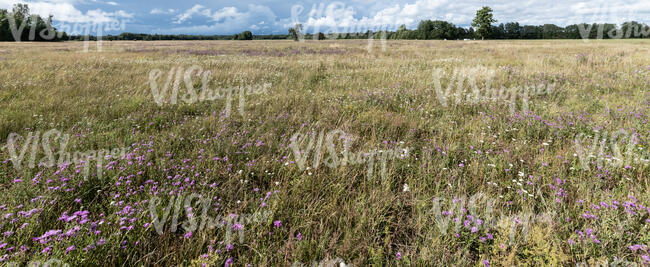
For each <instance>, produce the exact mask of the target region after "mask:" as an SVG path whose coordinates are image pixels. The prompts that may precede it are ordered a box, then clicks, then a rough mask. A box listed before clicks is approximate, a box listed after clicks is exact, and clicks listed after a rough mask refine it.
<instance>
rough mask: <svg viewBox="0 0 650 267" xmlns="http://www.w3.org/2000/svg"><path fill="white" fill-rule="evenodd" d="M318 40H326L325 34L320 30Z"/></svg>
mask: <svg viewBox="0 0 650 267" xmlns="http://www.w3.org/2000/svg"><path fill="white" fill-rule="evenodd" d="M318 40H325V34H323V33H322V32H319V33H318Z"/></svg>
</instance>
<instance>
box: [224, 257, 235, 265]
mask: <svg viewBox="0 0 650 267" xmlns="http://www.w3.org/2000/svg"><path fill="white" fill-rule="evenodd" d="M233 262H234V260H233V259H232V258H228V259H227V260H226V263H225V264H224V265H223V266H224V267H228V266H230V265H232V263H233Z"/></svg>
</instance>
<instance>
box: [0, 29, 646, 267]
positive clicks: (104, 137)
mask: <svg viewBox="0 0 650 267" xmlns="http://www.w3.org/2000/svg"><path fill="white" fill-rule="evenodd" d="M83 46H84V43H82V42H65V43H0V103H1V104H0V141H1V143H2V146H3V148H2V150H1V151H0V159H1V160H2V163H1V164H0V183H1V190H2V191H1V194H0V216H1V217H0V232H2V233H3V235H2V236H0V257H1V259H2V261H3V262H22V263H26V262H28V261H41V262H43V261H46V260H48V259H58V260H60V261H62V262H65V263H68V264H70V265H72V266H82V265H83V266H116V265H119V266H134V265H145V266H151V265H156V266H168V265H179V264H182V265H192V266H195V265H196V266H200V265H201V264H204V263H205V264H206V265H209V266H223V265H224V264H226V265H230V264H233V265H234V266H245V265H247V264H251V265H253V266H288V265H292V264H294V263H303V264H305V265H306V266H310V265H311V263H312V262H313V261H316V262H327V261H328V260H329V261H330V262H331V260H334V259H337V258H339V259H341V260H343V261H345V263H348V264H349V263H352V264H354V265H355V266H366V265H378V266H381V265H391V266H394V265H407V266H408V265H417V266H425V265H426V266H434V265H435V266H440V265H448V264H451V263H453V264H454V265H458V266H468V265H470V266H471V265H473V266H478V265H481V266H483V265H485V264H488V263H489V264H490V265H492V266H512V265H517V266H540V265H544V266H556V265H565V266H567V265H573V266H575V265H576V264H580V263H586V264H588V265H590V266H591V265H594V264H597V263H604V262H608V263H612V262H615V261H617V260H620V261H622V262H626V263H628V264H632V263H636V264H639V265H640V266H642V265H648V264H650V255H649V254H650V248H648V246H650V231H649V229H650V218H649V213H650V194H649V192H650V191H649V190H650V179H649V177H650V169H649V168H648V166H647V165H648V161H647V160H648V159H649V158H650V154H648V153H647V149H648V141H649V140H650V139H649V136H650V126H648V120H649V119H650V117H649V114H650V113H649V112H650V111H649V110H648V109H649V108H650V91H649V90H648V89H649V88H650V40H609V41H608V40H599V41H589V42H583V41H582V40H573V41H567V40H563V41H550V40H539V41H466V42H463V41H388V42H387V44H386V47H385V51H382V46H381V43H380V42H375V43H373V48H372V50H371V51H368V49H367V48H368V41H366V40H347V41H319V42H316V41H307V42H304V43H303V42H293V41H248V42H236V41H188V42H180V41H170V42H163V41H161V42H104V43H103V46H102V51H101V52H96V51H95V50H96V44H95V43H90V46H89V50H90V51H89V52H87V53H84V52H83ZM193 66H194V67H193ZM208 70H209V71H210V72H211V75H207V74H206V71H208ZM199 73H200V74H199ZM174 77H176V78H178V79H177V80H176V79H174ZM459 77H463V79H459ZM167 78H170V79H169V83H168V85H167V89H168V91H169V92H171V91H174V88H176V89H178V95H177V98H174V97H173V96H170V94H169V92H167V94H161V95H158V97H157V93H160V92H162V91H164V89H165V87H166V86H165V83H166V82H167ZM186 81H187V82H186ZM265 84H266V85H265ZM188 85H191V86H193V87H194V88H195V90H194V91H191V90H187V87H188ZM437 85H440V87H439V88H438V87H437ZM240 86H243V87H247V86H250V88H248V89H247V90H246V91H245V92H244V91H242V90H225V89H224V90H221V94H220V95H219V96H218V97H212V98H210V97H209V94H210V93H211V92H212V93H215V92H217V91H216V90H215V88H241V87H240ZM531 86H532V87H531ZM204 88H205V89H204ZM488 88H491V89H488ZM508 88H519V89H521V88H537V89H533V90H532V91H531V90H528V91H526V94H525V95H524V94H522V92H523V91H525V90H524V89H522V90H520V91H509V90H510V89H508ZM540 88H542V89H543V90H538V89H540ZM206 89H207V90H206ZM439 89H442V91H441V90H439ZM445 90H449V91H445ZM206 92H207V93H206ZM441 92H442V94H441ZM508 92H510V94H508ZM513 92H519V93H513ZM193 93H194V94H193ZM228 94H232V95H231V96H228ZM503 96H505V97H503ZM172 99H174V100H175V102H176V103H175V104H173V103H171V102H172ZM52 129H55V130H56V131H58V132H54V131H51V130H52ZM37 132H38V134H37ZM46 133H49V134H46ZM57 133H60V135H58V134H57ZM30 134H31V136H34V138H29V136H30ZM65 134H68V137H69V138H67V139H68V142H67V143H66V144H64V142H63V141H62V140H64V139H66V138H63V136H65ZM18 136H21V137H22V138H17V137H18ZM55 136H60V137H61V138H54V137H55ZM38 141H40V143H39V142H38ZM48 141H49V143H48ZM600 141H602V142H600ZM48 145H49V146H48ZM47 147H49V148H51V151H48V149H47ZM62 147H63V148H64V149H63V150H64V151H65V153H60V152H57V151H59V150H60V149H61V148H62ZM310 148H311V150H312V151H314V152H313V153H311V154H310V153H309V150H310ZM104 149H107V150H111V151H112V152H113V151H116V152H118V153H113V155H112V156H110V155H109V156H106V155H107V154H109V153H108V152H102V153H100V151H103V150H104ZM298 150H299V151H300V152H297V151H298ZM380 150H381V151H380ZM75 151H77V152H84V153H75ZM90 151H93V152H94V154H93V156H90V157H89V155H90V154H92V153H89V152H90ZM316 151H322V152H321V153H318V152H316ZM386 151H391V153H386ZM48 152H50V153H49V154H48ZM332 152H335V153H332ZM21 153H22V155H24V158H23V159H22V162H20V163H19V162H18V161H19V160H17V157H15V156H18V157H20V156H21ZM67 153H69V154H70V155H71V157H70V158H71V159H70V160H62V161H58V159H60V158H65V157H61V156H62V155H66V154H67ZM75 154H78V155H77V156H78V157H77V156H75ZM49 155H53V157H50V156H49ZM304 156H307V157H308V158H307V159H306V160H304V161H303V160H301V159H303V158H302V157H304ZM348 156H349V157H348ZM12 157H13V160H12ZM75 158H76V159H75ZM80 158H83V159H80ZM100 158H101V160H100ZM318 158H321V159H322V160H321V161H320V162H319V161H318ZM346 159H347V162H346ZM48 162H49V163H50V164H48ZM39 163H40V164H39ZM52 163H53V164H52ZM57 163H63V164H60V165H59V164H57ZM30 165H31V166H30ZM48 165H49V167H48ZM91 165H92V166H91ZM96 165H99V166H100V167H96ZM97 169H99V170H97ZM193 193H196V194H198V195H200V196H198V195H194V196H191V194H193ZM174 197H175V198H174ZM188 199H189V200H188ZM181 205H182V206H184V207H181ZM179 207H180V208H179ZM206 213H207V216H206V215H205V214H206ZM165 214H167V215H165ZM165 216H167V217H165ZM206 217H207V218H211V219H212V220H213V222H211V221H208V220H206ZM165 218H166V219H165ZM173 221H176V222H177V223H178V224H180V225H179V226H178V227H176V226H175V225H174V222H173ZM206 221H207V222H206ZM211 224H213V225H211ZM3 255H4V256H3Z"/></svg>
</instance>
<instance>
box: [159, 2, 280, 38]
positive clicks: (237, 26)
mask: <svg viewBox="0 0 650 267" xmlns="http://www.w3.org/2000/svg"><path fill="white" fill-rule="evenodd" d="M190 19H203V20H205V22H207V23H204V24H201V25H197V26H178V27H173V28H171V29H167V30H166V31H168V32H173V33H202V34H217V33H227V34H230V33H235V32H240V31H243V30H265V31H273V30H275V29H278V28H279V27H280V26H281V25H279V24H277V23H276V19H277V16H276V15H275V13H274V12H273V11H272V10H271V9H270V8H269V7H267V6H262V5H255V4H249V5H248V9H247V10H239V9H238V8H236V7H223V8H220V9H218V10H215V11H212V9H210V8H207V7H205V6H203V5H198V4H197V5H194V6H193V7H192V8H190V9H187V10H185V11H184V12H183V13H182V14H179V15H177V16H176V17H175V18H174V20H173V23H174V24H181V23H184V22H186V21H188V20H190ZM268 22H271V23H270V24H269V23H268Z"/></svg>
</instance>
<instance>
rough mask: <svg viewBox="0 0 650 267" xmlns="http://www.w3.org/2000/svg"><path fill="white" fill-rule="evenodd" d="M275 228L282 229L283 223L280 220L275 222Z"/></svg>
mask: <svg viewBox="0 0 650 267" xmlns="http://www.w3.org/2000/svg"><path fill="white" fill-rule="evenodd" d="M273 226H275V228H280V227H282V221H280V220H276V221H274V222H273Z"/></svg>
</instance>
